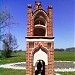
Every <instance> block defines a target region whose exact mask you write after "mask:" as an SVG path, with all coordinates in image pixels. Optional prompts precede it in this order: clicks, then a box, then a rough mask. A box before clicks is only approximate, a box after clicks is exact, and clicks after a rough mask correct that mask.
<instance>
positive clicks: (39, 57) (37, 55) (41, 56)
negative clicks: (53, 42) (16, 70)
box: [33, 48, 48, 66]
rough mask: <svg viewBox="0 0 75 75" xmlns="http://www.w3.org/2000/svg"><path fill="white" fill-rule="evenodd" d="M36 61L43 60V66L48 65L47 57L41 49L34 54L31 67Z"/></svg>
mask: <svg viewBox="0 0 75 75" xmlns="http://www.w3.org/2000/svg"><path fill="white" fill-rule="evenodd" d="M38 60H43V61H44V62H45V65H48V55H47V53H45V52H44V51H43V50H42V49H41V48H40V49H39V50H38V51H37V52H36V53H35V54H34V58H33V66H35V64H36V62H37V61H38Z"/></svg>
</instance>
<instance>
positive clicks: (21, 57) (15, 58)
mask: <svg viewBox="0 0 75 75" xmlns="http://www.w3.org/2000/svg"><path fill="white" fill-rule="evenodd" d="M25 56H26V54H25V52H16V53H12V55H11V57H10V58H4V59H2V58H1V59H0V64H6V63H13V62H25V61H26V58H25Z"/></svg>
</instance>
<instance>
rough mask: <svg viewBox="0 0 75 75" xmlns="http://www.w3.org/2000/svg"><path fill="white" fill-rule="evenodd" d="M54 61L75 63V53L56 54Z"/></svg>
mask: <svg viewBox="0 0 75 75" xmlns="http://www.w3.org/2000/svg"><path fill="white" fill-rule="evenodd" d="M54 60H57V61H75V52H55V53H54Z"/></svg>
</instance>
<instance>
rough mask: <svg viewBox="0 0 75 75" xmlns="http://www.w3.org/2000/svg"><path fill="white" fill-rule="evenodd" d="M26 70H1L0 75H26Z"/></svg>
mask: <svg viewBox="0 0 75 75" xmlns="http://www.w3.org/2000/svg"><path fill="white" fill-rule="evenodd" d="M25 72H26V71H25V70H13V69H5V68H0V75H25Z"/></svg>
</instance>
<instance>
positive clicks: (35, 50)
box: [32, 44, 48, 56]
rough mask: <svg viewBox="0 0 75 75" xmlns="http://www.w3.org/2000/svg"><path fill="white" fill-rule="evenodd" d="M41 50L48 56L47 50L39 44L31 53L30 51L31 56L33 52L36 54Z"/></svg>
mask: <svg viewBox="0 0 75 75" xmlns="http://www.w3.org/2000/svg"><path fill="white" fill-rule="evenodd" d="M40 48H41V49H42V51H44V52H45V53H46V54H47V55H48V50H47V49H46V48H44V47H43V46H42V45H41V44H39V45H38V46H37V47H36V48H35V49H34V50H33V51H32V55H33V56H34V54H35V52H37V51H38V50H39V49H40Z"/></svg>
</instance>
